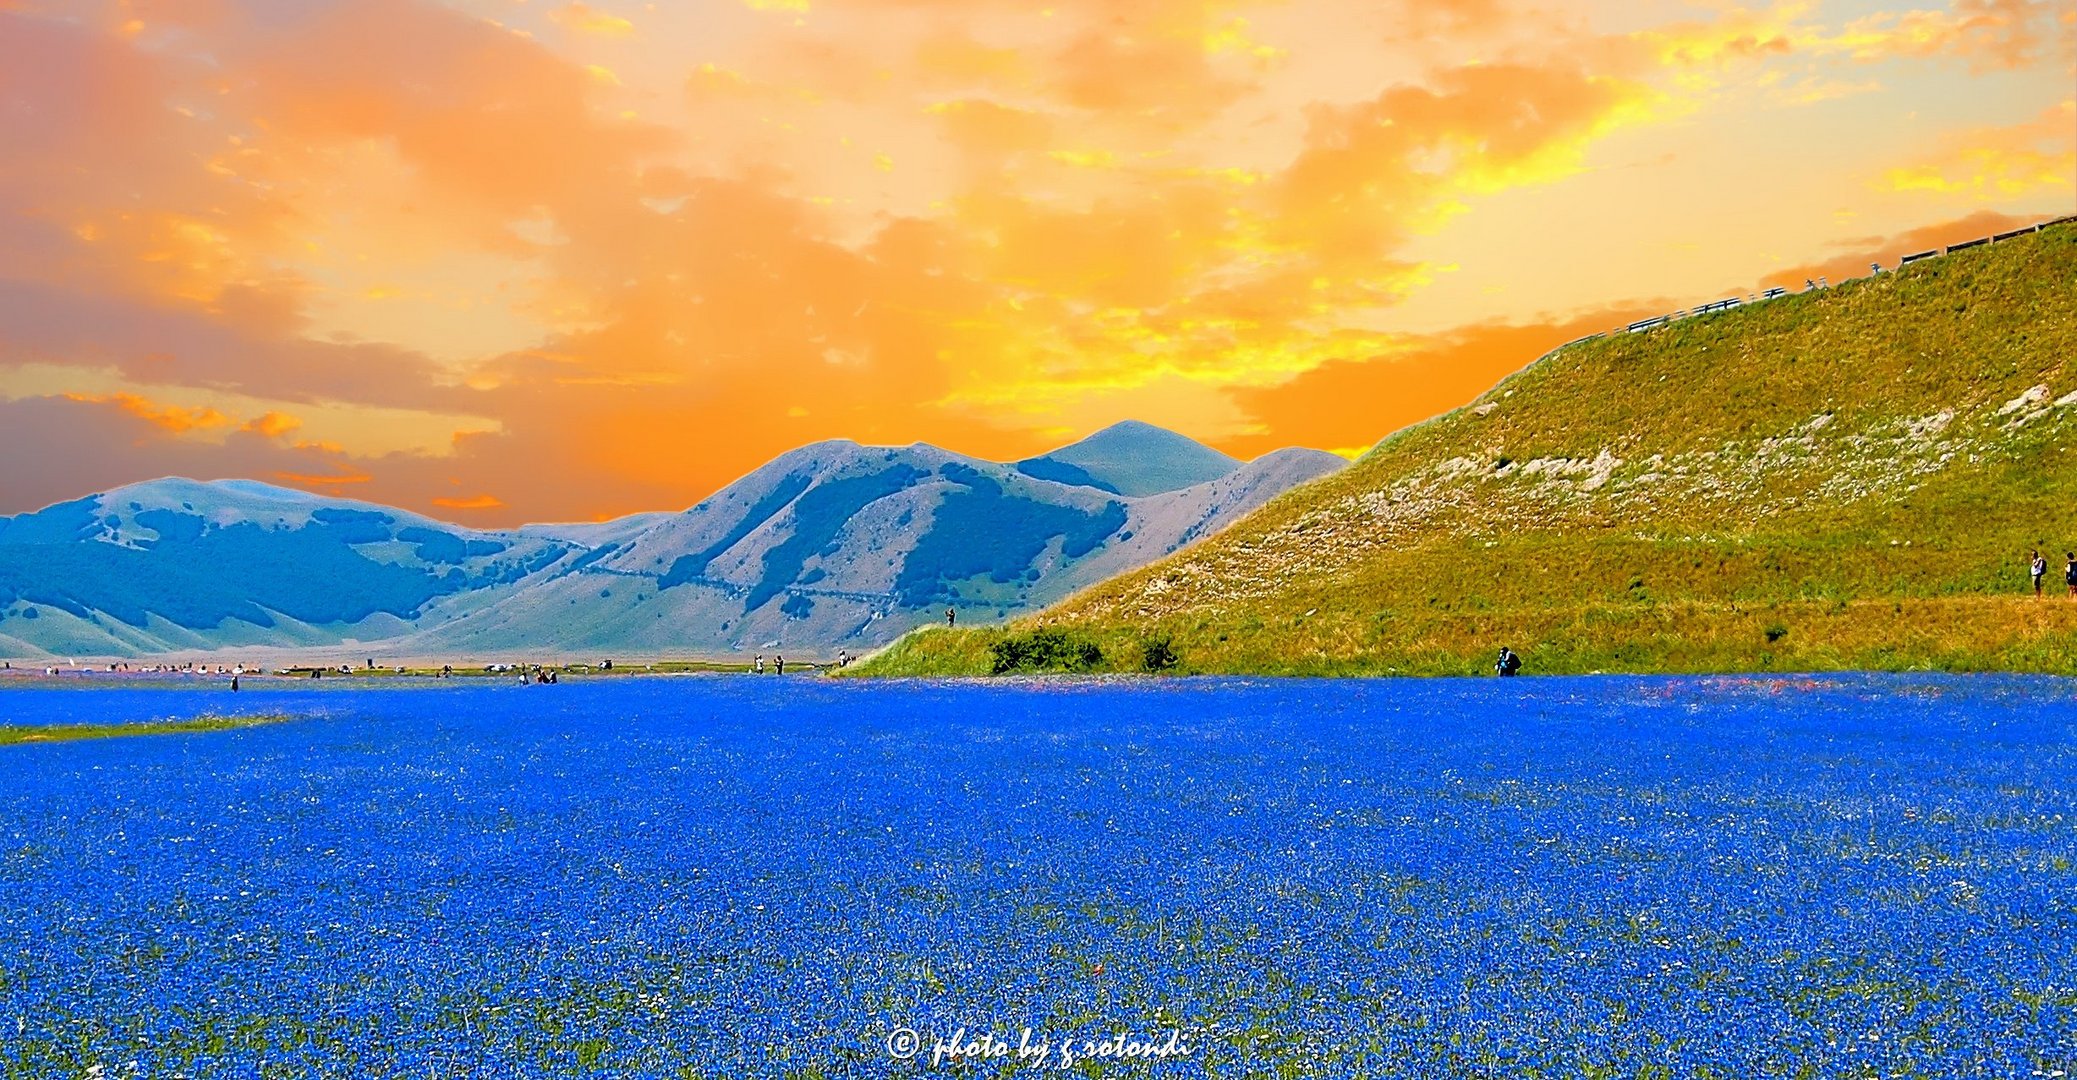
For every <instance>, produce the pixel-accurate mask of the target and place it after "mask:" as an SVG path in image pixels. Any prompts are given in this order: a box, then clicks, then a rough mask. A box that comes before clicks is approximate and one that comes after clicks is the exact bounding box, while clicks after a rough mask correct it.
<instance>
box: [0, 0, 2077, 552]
mask: <svg viewBox="0 0 2077 1080" xmlns="http://www.w3.org/2000/svg"><path fill="white" fill-rule="evenodd" d="M2073 87H2077V7H2073V6H2072V5H2070V4H2068V3H2067V2H2056V0H2039V2H2030V0H1959V2H1957V3H1955V4H1953V6H1951V7H1925V8H1883V7H1877V6H1874V5H1872V4H1869V3H1862V2H1825V0H1790V2H1783V3H1778V4H1774V5H1771V6H1761V7H1749V8H1748V7H1738V6H1735V5H1729V4H1724V5H1713V4H1709V3H1682V4H1674V3H1666V2H1653V0H1647V2H1643V3H1621V4H1615V3H1587V4H1558V3H1534V2H1529V3H1515V2H1511V0H1283V2H1259V3H1258V2H1250V0H1038V2H1035V3H1015V2H1010V0H668V2H667V0H658V2H655V3H634V2H630V3H616V2H613V0H599V2H597V3H590V2H579V3H557V2H555V0H457V2H454V3H450V4H445V5H443V4H438V3H430V2H419V0H269V2H259V0H130V2H114V3H58V2H50V0H0V148H4V149H0V454H4V459H5V462H6V465H5V466H4V467H0V513H6V512H13V511H19V510H23V509H29V508H33V507H35V506H38V505H42V504H43V503H47V502H50V501H53V500H56V499H60V498H68V497H72V496H76V495H79V494H83V493H85V492H87V491H91V490H96V489H100V488H106V487H109V486H112V485H116V484H120V483H125V482H129V481H133V480H139V479H146V478H149V477H153V476H158V475H163V474H167V473H183V474H186V475H195V476H203V477H217V476H252V477H256V478H259V479H265V480H271V481H274V482H277V483H287V484H293V485H296V486H301V487H305V488H309V489H311V490H315V491H321V492H326V493H331V494H341V495H349V496H353V497H357V498H367V499H374V500H377V501H383V502H391V503H395V504H397V505H400V506H405V507H408V508H411V509H414V510H419V511H422V512H427V513H431V514H433V515H435V516H440V517H445V518H449V519H452V520H457V521H463V522H467V523H471V524H481V525H501V524H512V523H516V522H520V521H530V520H548V519H592V518H599V517H605V516H611V515H617V514H622V513H627V512H631V511H636V510H648V509H677V508H682V507H684V506H687V505H690V504H691V503H693V502H695V501H697V500H698V499H700V498H701V497H703V496H705V495H707V494H709V493H711V492H712V491H713V490H715V489H716V488H718V487H719V486H721V485H723V484H725V483H727V482H728V481H729V480H731V479H733V478H734V477H736V476H738V475H740V474H742V473H743V472H746V471H748V470H749V469H750V468H752V467H754V466H756V465H757V464H759V463H761V462H762V461H764V460H765V459H767V458H769V457H771V456H773V455H774V454H777V453H780V452H783V451H784V450H787V449H789V448H791V447H794V446H796V445H799V444H801V443H804V442H809V441H812V440H816V439H824V438H854V439H858V440H861V441H867V442H886V443H908V442H915V441H927V442H931V443H935V444H938V445H940V446H944V447H947V448H950V449H953V450H958V451H962V452H966V453H972V454H977V455H982V456H987V457H993V458H998V459H1008V458H1014V457H1019V456H1024V455H1027V454H1031V453H1036V452H1040V451H1043V450H1045V449H1048V448H1050V447H1053V446H1056V445H1058V444H1061V443H1063V442H1066V441H1069V440H1071V439H1073V438H1076V437H1078V436H1080V435H1083V434H1086V433H1088V432H1090V431H1092V430H1095V429H1096V428H1099V427H1102V426H1104V425H1105V424H1108V423H1111V422H1113V421H1116V420H1120V419H1124V418H1128V417H1130V418H1137V419H1142V420H1147V421H1150V422H1153V423H1157V424H1162V425H1164V426H1167V427H1171V428H1174V429H1176V430H1178V431H1182V432H1184V433H1186V434H1189V435H1192V436H1195V437H1197V438H1199V439H1202V440H1204V441H1206V442H1208V443H1211V444H1213V445H1215V446H1218V447H1220V448H1222V449H1225V450H1227V451H1229V452H1232V453H1235V454H1238V455H1241V456H1253V455H1255V454H1258V453H1261V452H1264V451H1267V450H1270V449H1274V448H1276V447H1279V446H1285V445H1310V446H1317V447H1321V448H1325V449H1334V450H1342V451H1349V452H1353V451H1354V450H1356V449H1358V448H1361V447H1364V446H1367V445H1368V444H1370V443H1372V442H1374V441H1375V440H1376V439H1378V438H1379V437H1381V436H1383V435H1384V434H1387V433H1388V432H1390V431H1391V430H1393V429H1395V428H1397V427H1400V426H1402V425H1404V424H1406V423H1409V422H1412V421H1415V420H1419V419H1421V418H1423V417H1426V416H1429V415H1432V414H1434V413H1435V412H1438V411H1440V410H1443V409H1447V408H1450V407H1453V406H1455V405H1457V404H1461V403H1462V402H1464V401H1465V400H1468V399H1469V398H1471V397H1472V396H1474V395H1476V394H1477V393H1478V392H1479V391H1481V390H1482V389H1484V388H1485V387H1486V386H1488V385H1490V384H1491V383H1492V382H1493V381H1494V380H1495V379H1497V378H1498V377H1500V376H1501V375H1504V374H1506V373H1507V372H1509V371H1512V370H1514V369H1515V368H1517V367H1519V366H1521V365H1522V364H1523V363H1525V362H1527V361H1528V360H1531V359H1533V358H1534V357H1535V356H1536V355H1537V354H1538V353H1540V352H1541V351H1542V350H1543V349H1545V348H1547V347H1548V346H1549V345H1551V344H1555V343H1557V342H1559V341H1563V340H1565V339H1567V338H1570V337H1573V336H1577V335H1578V334H1581V333H1586V332H1591V331H1593V330H1599V329H1605V328H1607V327H1608V326H1611V325H1614V324H1616V323H1618V322H1620V321H1624V320H1626V319H1629V318H1634V317H1637V316H1639V315H1646V314H1658V313H1661V312H1663V311H1665V310H1668V309H1669V308H1671V307H1675V306H1686V305H1692V304H1694V303H1697V302H1700V301H1702V300H1707V299H1714V298H1716V297H1719V296H1723V295H1730V294H1732V293H1741V292H1745V291H1749V290H1751V289H1753V288H1755V287H1757V286H1759V285H1760V284H1763V283H1767V282H1771V281H1774V280H1780V279H1783V278H1786V279H1789V280H1800V276H1801V275H1803V274H1805V273H1819V272H1824V273H1830V274H1832V275H1833V276H1835V277H1836V276H1838V275H1841V274H1844V273H1847V272H1853V271H1856V270H1865V268H1866V265H1867V263H1868V261H1869V260H1870V259H1871V258H1877V257H1881V258H1887V259H1894V257H1895V255H1896V254H1897V253H1899V252H1902V251H1904V250H1910V249H1912V248H1915V247H1918V246H1922V245H1924V244H1927V243H1933V242H1941V241H1944V240H1949V239H1962V238H1967V237H1974V236H1980V235H1983V234H1984V233H1985V232H1987V231H1989V230H1990V229H1992V228H1995V227H2000V226H2002V225H2004V224H2006V223H2009V222H2017V221H2032V220H2035V219H2038V218H2041V217H2047V216H2054V215H2059V214H2066V213H2070V212H2072V211H2073V210H2077V157H2073V153H2077V151H2073V143H2077V103H2073V100H2072V99H2073V97H2077V90H2073Z"/></svg>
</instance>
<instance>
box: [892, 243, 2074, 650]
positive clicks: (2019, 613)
mask: <svg viewBox="0 0 2077 1080" xmlns="http://www.w3.org/2000/svg"><path fill="white" fill-rule="evenodd" d="M2073 283H2077V225H2071V224H2062V225H2057V226H2052V227H2048V228H2046V229H2043V230H2041V231H2039V232H2036V233H2031V234H2028V235H2025V236H2022V237H2018V238H2014V239H2009V240H2005V241H2001V242H1999V243H1996V244H1992V245H1984V246H1979V247H1974V248H1970V249H1968V250H1963V251H1956V252H1951V253H1949V254H1947V255H1945V256H1943V257H1940V258H1935V259H1929V260H1926V261H1923V262H1919V263H1915V264H1913V265H1911V266H1909V267H1905V268H1903V269H1902V270H1899V271H1896V272H1891V273H1884V274H1881V275H1879V276H1875V277H1871V278H1864V279H1860V280H1857V281H1853V282H1849V283H1846V284H1843V285H1840V286H1837V287H1834V288H1831V289H1826V290H1820V291H1813V292H1807V293H1801V294H1797V295H1793V296H1788V297H1784V298H1781V299H1776V300H1771V301H1766V302H1763V303H1758V304H1751V305H1747V306H1745V307H1741V308H1736V309H1732V310H1730V311H1725V312H1720V313H1716V314H1711V315H1704V316H1700V317H1694V318H1687V319H1681V320H1677V321H1675V322H1673V323H1671V324H1670V325H1667V326H1665V327H1662V328H1659V329H1656V330H1652V331H1650V332H1646V333H1635V334H1631V333H1620V334H1611V335H1609V336H1606V337H1602V338H1598V339H1595V340H1591V341H1587V342H1584V343H1581V344H1576V345H1573V346H1570V347H1567V348H1564V349H1561V350H1559V351H1558V352H1556V353H1554V354H1552V355H1551V356H1549V357H1546V358H1545V359H1544V360H1542V361H1541V362H1539V363H1536V364H1534V365H1531V366H1530V367H1528V368H1527V369H1525V370H1523V371H1522V372H1520V373H1518V374H1516V375H1514V376H1512V377H1510V378H1508V379H1507V380H1506V381H1504V382H1502V383H1501V384H1500V385H1498V386H1496V387H1495V388H1493V389H1492V390H1491V391H1490V392H1488V393H1486V394H1485V395H1484V396H1482V397H1480V398H1479V399H1478V400H1477V401H1475V402H1473V403H1472V404H1471V405H1469V406H1467V407H1465V408H1462V409H1459V410H1457V411H1455V412H1452V413H1449V414H1447V415H1444V416H1441V417H1438V418H1436V419H1434V420H1431V421H1428V422H1427V423H1424V424H1420V425H1418V426H1415V427H1412V428H1408V429H1406V430H1404V431H1401V432H1399V433H1397V434H1395V435H1393V436H1391V437H1390V438H1388V439H1386V440H1385V441H1384V442H1382V443H1380V444H1379V445H1378V446H1377V447H1376V448H1375V449H1373V450H1372V451H1371V452H1370V453H1369V454H1368V455H1366V456H1365V457H1363V458H1362V459H1361V460H1360V461H1358V462H1356V463H1355V464H1354V465H1352V466H1351V467H1349V468H1348V469H1346V470H1344V471H1343V472H1341V473H1340V474H1338V475H1336V476H1333V477H1330V478H1327V479H1325V480H1321V481H1318V482H1315V483H1312V484H1309V485H1306V486H1304V487H1301V488H1299V489H1297V490H1295V491H1292V492H1290V493H1287V494H1286V495H1284V496H1282V497H1281V498H1279V499H1277V500H1275V501H1273V502H1271V503H1270V504H1269V505H1267V506H1265V507H1263V508H1262V509H1261V510H1259V511H1257V512H1256V513H1254V514H1253V515H1251V516H1250V517H1248V518H1246V519H1244V520H1243V521H1241V522H1240V523H1239V524H1237V525H1235V526H1234V527H1232V528H1231V529H1229V530H1227V531H1226V532H1224V533H1221V534H1219V535H1218V536H1216V537H1213V538H1211V539H1209V540H1206V541H1204V542H1202V543H1199V544H1197V545H1194V546H1192V547H1189V548H1186V549H1184V550H1183V551H1181V552H1179V553H1177V554H1175V555H1173V556H1171V557H1169V558H1167V559H1165V560H1163V561H1161V562H1158V563H1155V564H1153V565H1150V566H1148V567H1146V568H1144V569H1141V570H1138V571H1135V572H1133V573H1129V574H1126V575H1123V576H1121V577H1118V578H1115V579H1112V580H1110V581H1107V582H1104V583H1102V584H1100V585H1097V586H1094V587H1092V588H1090V589H1088V590H1085V591H1083V592H1081V593H1079V594H1077V595H1075V596H1073V597H1071V598H1070V599H1068V600H1067V601H1065V602H1063V603H1062V604H1060V605H1058V606H1056V607H1054V608H1051V609H1048V610H1047V611H1045V612H1042V613H1040V614H1038V615H1035V616H1032V617H1029V618H1026V619H1023V620H1020V621H1018V622H1014V623H1012V624H1010V625H1009V626H1007V627H1003V628H991V629H980V630H961V631H950V630H931V631H925V632H920V633H916V634H912V635H910V636H908V637H906V638H904V639H902V640H901V641H899V642H898V643H896V644H895V645H894V646H893V647H891V648H889V649H888V650H886V651H885V652H883V653H881V654H879V655H878V656H875V657H874V658H872V660H871V661H869V662H868V663H867V664H865V665H863V666H862V667H861V668H858V669H855V670H859V671H861V673H867V674H961V673H986V672H988V671H990V670H991V668H992V667H994V666H998V665H996V663H995V661H996V658H997V656H998V655H1001V656H1003V657H1004V658H1005V659H1006V660H1009V661H1022V662H1023V663H1024V664H1026V665H1028V666H1035V667H1040V668H1044V667H1049V666H1060V665H1063V664H1064V665H1066V666H1070V667H1073V668H1075V669H1077V670H1117V671H1132V670H1141V669H1142V668H1144V667H1161V666H1162V665H1161V664H1159V663H1148V662H1147V659H1146V658H1147V655H1148V653H1149V652H1151V653H1152V655H1153V659H1154V660H1155V661H1160V660H1162V659H1164V658H1165V654H1164V651H1163V650H1162V649H1160V648H1158V647H1156V648H1153V649H1151V650H1150V649H1149V646H1150V645H1153V644H1155V643H1156V642H1159V641H1161V640H1163V639H1165V640H1166V644H1167V652H1168V653H1172V654H1173V659H1174V661H1175V662H1174V664H1173V666H1170V667H1168V668H1167V670H1176V671H1186V672H1189V671H1195V672H1233V673H1278V674H1361V673H1393V672H1399V673H1418V674H1446V673H1461V674H1472V673H1479V672H1484V671H1489V670H1490V663H1491V655H1492V653H1493V651H1494V650H1496V649H1497V648H1498V647H1499V646H1500V645H1503V644H1506V645H1511V646H1512V647H1514V648H1515V650H1516V651H1518V652H1520V653H1521V654H1522V655H1523V657H1524V659H1525V660H1526V669H1525V670H1526V671H1527V672H1528V673H1531V674H1535V673H1539V672H1584V671H1636V672H1651V671H1681V672H1695V671H1764V670H1824V669H1841V668H1868V669H1887V670H1894V669H1909V668H1937V669H1950V670H1975V669H2009V670H2029V671H2050V672H2062V673H2072V674H2077V601H2073V600H2071V599H2069V598H2068V597H2067V596H2066V595H2064V594H2065V593H2066V590H2065V589H2064V588H2063V585H2062V576H2063V561H2064V560H2063V553H2064V552H2066V551H2069V550H2072V549H2077V363H2073V361H2077V288H2073ZM2036 547H2038V548H2041V549H2042V551H2043V553H2044V554H2046V555H2048V556H2049V559H2050V567H2049V576H2048V591H2049V598H2048V599H2044V600H2040V601H2036V600H2035V599H2034V598H2033V597H2032V595H2031V589H2030V588H2029V587H2028V585H2027V579H2026V573H2025V568H2024V564H2023V560H2024V559H2025V556H2026V553H2027V551H2028V550H2029V549H2031V548H2036ZM1045 627H1050V628H1054V629H1055V630H1057V631H1059V632H1060V633H1057V634H1050V635H1047V636H1046V637H1042V638H1039V639H1036V640H1034V639H1033V638H1032V637H1031V635H1032V633H1033V632H1034V631H1035V630H1038V629H1040V628H1045ZM1061 634H1064V635H1065V637H1064V639H1063V638H1062V637H1061ZM1090 644H1093V645H1095V646H1096V651H1095V652H1092V651H1091V650H1089V649H1088V648H1087V647H1086V646H1087V645H1090ZM992 646H1000V648H991V647H992ZM1099 652H1100V656H1101V659H1096V656H1097V653H1099ZM1058 658H1066V659H1058Z"/></svg>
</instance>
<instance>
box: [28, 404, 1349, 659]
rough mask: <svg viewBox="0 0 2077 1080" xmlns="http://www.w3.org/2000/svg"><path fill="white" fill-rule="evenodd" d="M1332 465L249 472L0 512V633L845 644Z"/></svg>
mask: <svg viewBox="0 0 2077 1080" xmlns="http://www.w3.org/2000/svg"><path fill="white" fill-rule="evenodd" d="M1343 464H1344V462H1343V460H1342V459H1341V458H1339V457H1336V456H1334V455H1332V454H1327V453H1324V452H1321V451H1316V450H1305V449H1287V450H1280V451H1277V452H1275V453H1272V454H1268V455H1265V456H1263V457H1261V458H1258V459H1256V460H1254V461H1251V462H1246V463H1243V462H1240V461H1237V460H1235V459H1233V458H1230V457H1227V456H1226V455H1224V454H1220V453H1218V452H1217V451H1215V450H1212V449H1210V448H1208V447H1205V446H1203V445H1201V444H1199V443H1197V442H1195V441H1193V440H1191V439H1188V438H1186V437H1184V436H1181V435H1178V434H1175V433H1173V432H1169V431H1165V430H1163V429H1161V428H1157V427H1154V426H1151V425H1148V424H1142V423H1137V422H1130V421H1128V422H1126V423H1122V424H1118V425H1115V426H1113V427H1110V428H1107V429H1105V430H1103V431H1101V432H1098V433H1096V434H1095V435H1092V436H1090V437H1089V438H1087V439H1084V440H1082V441H1081V442H1078V443H1075V444H1073V445H1071V446H1067V447H1063V448H1062V449H1060V450H1057V451H1054V452H1053V453H1051V454H1047V455H1044V456H1042V457H1036V458H1029V459H1026V460H1023V461H1019V462H1016V463H1012V464H1005V463H999V462H992V461H985V460H982V459H978V458H973V457H968V456H964V455H960V454H955V453H952V452H949V451H946V450H941V449H939V448H937V447H934V446H929V445H926V444H920V443H919V444H916V445H913V446H907V447H874V446H861V445H859V444H857V443H853V442H848V441H832V442H822V443H815V444H812V445H809V446H804V447H801V448H800V449H797V450H794V451H792V452H790V453H787V454H784V455H782V456H780V457H779V458H776V459H774V460H773V461H771V462H769V463H767V464H765V465H764V466H763V467H761V468H759V469H757V470H755V471H754V472H752V473H750V474H749V475H748V476H745V477H743V478H742V479H741V480H739V481H737V482H736V483H734V484H731V485H730V486H729V487H727V488H725V489H723V490H722V491H720V492H718V493H716V494H715V495H714V496H713V497H711V498H709V499H707V500H705V501H703V502H701V503H700V504H699V505H697V506H694V507H693V508H691V509H690V510H687V511H685V512H683V513H644V514H635V515H631V516H629V517H624V518H619V519H616V520H613V521H607V522H600V523H593V524H568V525H527V526H522V527H519V528H516V529H504V530H478V529H469V528H464V527H461V526H457V525H453V524H449V523H446V522H441V521H437V520H434V519H431V518H427V517H424V516H421V515H418V514H413V513H410V512H408V511H404V510H399V509H396V508H393V507H387V506H380V505H375V504H372V503H364V502H356V501H352V500H345V499H337V498H327V497H322V496H318V495H313V494H309V493H306V492H302V491H295V490H289V489H285V488H279V487H274V486H271V485H268V484H264V483H259V482H256V481H251V480H217V481H206V482H205V481H196V480H188V479H180V478H169V479H163V480H154V481H150V482H146V483H140V484H133V485H130V486H128V487H123V488H118V489H115V490H113V491H108V492H103V493H99V494H95V495H89V496H86V497H84V498H81V499H76V500H72V501H69V502H64V503H59V504H56V505H54V506H49V507H46V508H44V509H42V510H38V511H35V512H33V513H25V514H21V515H18V516H15V517H4V518H0V655H6V656H14V657H23V658H31V657H41V656H52V655H55V656H111V657H112V656H141V655H149V654H156V653H166V652H189V651H216V650H222V649H230V648H251V647H267V648H313V649H332V650H337V649H339V648H341V647H347V646H350V647H352V648H354V649H355V650H364V651H367V652H369V653H370V654H375V653H381V654H387V655H390V656H410V657H443V658H444V657H454V658H472V657H473V658H484V657H508V656H513V655H522V654H523V655H543V654H548V655H566V654H569V653H572V652H578V651H581V652H583V653H587V654H589V653H602V654H607V655H610V654H611V653H614V652H621V653H636V654H642V655H651V656H656V655H708V656H712V655H721V654H727V653H733V652H740V651H750V650H764V649H775V650H776V649H790V650H794V651H796V652H798V653H803V654H810V655H815V654H831V653H834V652H835V651H836V650H838V649H840V648H848V649H850V650H852V651H858V650H862V649H868V648H871V647H874V646H877V645H880V644H884V643H885V642H887V641H889V640H892V639H893V638H895V637H897V636H899V635H900V634H902V633H903V632H905V631H907V630H909V629H911V628H913V627H915V626H917V625H919V624H922V623H925V622H930V621H936V620H940V619H942V618H943V616H944V613H945V611H946V609H948V608H950V609H953V610H955V611H957V612H958V613H959V614H960V617H961V618H962V619H965V620H969V621H991V620H999V619H1002V618H1005V617H1008V616H1012V615H1015V614H1017V613H1019V612H1023V611H1026V610H1030V609H1033V608H1036V607H1039V606H1043V605H1045V604H1048V603H1051V602H1054V601H1057V600H1060V599H1062V598H1063V597H1065V596H1067V595H1068V594H1069V593H1071V592H1073V591H1074V590H1076V589H1078V588H1081V587H1083V586H1086V585H1089V584H1092V583H1094V582H1096V581H1099V580H1102V579H1104V578H1107V577H1110V576H1113V575H1115V574H1118V573H1121V572H1124V571H1126V570H1130V569H1132V568H1134V567H1137V566H1140V565H1143V564H1145V563H1147V562H1150V561H1152V560H1154V559H1158V558H1160V557H1162V556H1164V555H1167V554H1169V553H1171V552H1174V551H1176V550H1177V549H1179V548H1181V547H1182V546H1184V545H1186V544H1188V543H1190V542H1192V541H1193V540H1196V539H1198V538H1201V537H1203V536H1207V535H1209V534H1211V533H1214V532H1217V531H1218V530H1220V529H1222V528H1224V527H1225V526H1226V525H1228V524H1230V523H1232V522H1233V521H1235V520H1237V519H1238V518H1239V517H1241V516H1242V515H1244V514H1246V513H1247V512H1248V511H1250V510H1252V509H1254V508H1255V507H1257V506H1260V505H1262V504H1263V503H1264V502H1266V501H1268V500H1269V499H1271V498H1272V497H1274V496H1276V495H1278V494H1280V493H1282V492H1284V491H1286V490H1289V489H1290V488H1292V487H1294V486H1297V485H1299V484H1302V483H1305V482H1306V481H1309V480H1312V479H1316V478H1318V477H1322V476H1326V475H1328V474H1330V473H1333V472H1335V471H1336V470H1338V469H1339V468H1340V467H1341V466H1342V465H1343Z"/></svg>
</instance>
